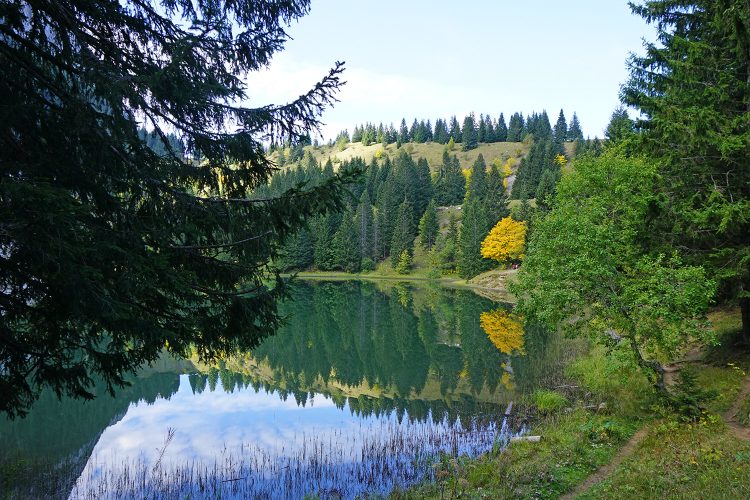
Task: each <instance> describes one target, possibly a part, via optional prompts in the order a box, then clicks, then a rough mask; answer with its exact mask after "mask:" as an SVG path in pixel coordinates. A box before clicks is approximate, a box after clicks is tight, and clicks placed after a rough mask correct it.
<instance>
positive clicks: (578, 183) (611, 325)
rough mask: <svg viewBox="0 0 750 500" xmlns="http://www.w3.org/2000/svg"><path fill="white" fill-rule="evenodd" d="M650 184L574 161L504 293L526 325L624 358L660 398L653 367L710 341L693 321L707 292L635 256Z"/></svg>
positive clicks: (629, 163)
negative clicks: (694, 342)
mask: <svg viewBox="0 0 750 500" xmlns="http://www.w3.org/2000/svg"><path fill="white" fill-rule="evenodd" d="M658 179H659V178H658V176H657V173H656V168H655V167H654V165H653V164H650V163H648V162H646V161H643V160H635V159H625V158H620V157H617V156H614V155H604V156H602V157H599V158H585V159H582V160H578V161H577V162H576V165H575V169H574V170H573V171H572V172H571V173H570V174H568V175H566V176H564V177H563V179H562V181H561V182H560V183H559V184H558V193H557V197H556V200H555V204H554V207H553V209H552V211H551V212H550V213H549V214H548V215H547V216H546V217H544V218H542V219H541V220H539V221H537V222H536V223H535V226H534V230H533V232H532V235H531V240H530V242H529V245H528V251H527V254H526V259H525V261H524V264H523V266H522V267H521V271H520V272H519V275H518V285H517V286H516V287H514V288H513V291H514V293H515V294H516V296H517V297H518V309H519V311H520V312H521V313H522V314H523V315H525V316H526V317H527V318H529V319H531V320H534V321H538V322H540V323H542V324H544V325H545V326H547V327H549V328H552V329H558V328H559V329H561V330H562V331H563V332H565V333H567V334H571V335H586V336H590V337H592V338H594V339H596V340H598V341H599V342H601V343H603V344H606V345H609V346H611V347H614V348H618V349H622V350H624V351H625V352H628V353H629V354H630V355H631V356H632V357H633V359H634V360H635V362H636V363H637V364H638V365H639V366H640V367H641V368H642V369H643V370H644V371H645V373H646V374H647V375H649V376H650V377H651V378H652V380H653V381H654V383H655V384H656V386H657V387H658V388H659V389H661V390H666V389H665V384H664V367H663V364H662V363H663V362H664V361H665V360H669V359H673V357H674V356H676V355H678V354H679V353H680V352H681V351H682V350H684V349H685V348H686V347H687V345H688V342H689V341H690V340H691V338H698V339H703V340H704V341H709V342H710V341H711V339H712V337H711V335H712V334H711V331H710V330H708V329H706V328H704V326H705V322H704V317H703V313H704V312H705V310H706V308H707V307H708V305H709V303H710V301H711V298H712V296H713V293H714V290H715V283H714V282H713V281H712V280H710V279H709V278H708V277H707V276H706V273H705V271H704V269H703V268H702V267H694V266H685V265H683V264H682V263H681V262H680V260H679V258H678V257H677V256H676V255H664V254H661V253H650V252H647V251H644V247H643V241H644V240H646V241H647V240H648V239H649V238H650V233H651V232H652V230H653V228H652V227H650V224H649V217H648V214H649V212H650V211H651V210H652V209H653V207H654V206H655V205H658V204H659V203H661V200H660V197H659V196H658V193H657V189H656V188H657V183H658ZM581 193H586V196H581Z"/></svg>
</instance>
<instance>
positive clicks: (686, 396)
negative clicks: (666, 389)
mask: <svg viewBox="0 0 750 500" xmlns="http://www.w3.org/2000/svg"><path fill="white" fill-rule="evenodd" d="M718 396H719V393H718V391H714V390H705V389H702V388H700V387H698V375H697V374H696V373H695V370H694V369H692V368H690V367H686V368H683V369H682V370H680V376H679V378H678V380H677V384H676V385H675V390H674V392H673V393H671V394H669V395H667V396H665V398H666V403H667V406H668V407H669V408H671V409H672V410H673V411H674V412H675V413H677V416H678V417H679V418H680V420H682V421H683V422H697V421H698V420H700V418H701V416H702V415H703V413H704V411H706V405H707V404H708V403H709V402H711V401H713V400H714V399H716V398H717V397H718Z"/></svg>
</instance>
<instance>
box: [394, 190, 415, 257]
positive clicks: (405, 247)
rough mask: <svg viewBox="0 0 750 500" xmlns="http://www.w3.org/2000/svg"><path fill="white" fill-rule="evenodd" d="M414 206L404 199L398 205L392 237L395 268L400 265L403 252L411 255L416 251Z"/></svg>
mask: <svg viewBox="0 0 750 500" xmlns="http://www.w3.org/2000/svg"><path fill="white" fill-rule="evenodd" d="M414 228H415V224H414V207H413V206H412V204H411V203H410V202H409V201H408V200H406V199H404V201H403V202H402V203H401V205H399V207H398V215H397V216H396V223H395V225H394V228H393V237H392V238H391V252H390V253H391V265H392V266H393V267H394V268H395V267H396V266H397V265H398V262H399V259H400V258H401V253H402V252H404V251H405V252H407V253H408V254H409V255H413V253H414V236H415V234H414V233H415V230H414Z"/></svg>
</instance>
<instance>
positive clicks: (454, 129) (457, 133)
mask: <svg viewBox="0 0 750 500" xmlns="http://www.w3.org/2000/svg"><path fill="white" fill-rule="evenodd" d="M450 131H451V138H453V141H454V142H461V138H462V134H461V125H459V123H458V120H457V119H456V117H455V116H451V124H450Z"/></svg>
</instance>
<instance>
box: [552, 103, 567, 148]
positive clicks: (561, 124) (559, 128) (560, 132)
mask: <svg viewBox="0 0 750 500" xmlns="http://www.w3.org/2000/svg"><path fill="white" fill-rule="evenodd" d="M553 136H554V138H555V141H556V142H565V141H567V140H568V122H567V121H566V120H565V114H564V113H563V110H562V109H561V110H560V115H559V116H558V117H557V123H555V130H554V132H553Z"/></svg>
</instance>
